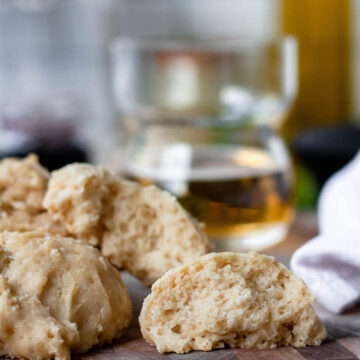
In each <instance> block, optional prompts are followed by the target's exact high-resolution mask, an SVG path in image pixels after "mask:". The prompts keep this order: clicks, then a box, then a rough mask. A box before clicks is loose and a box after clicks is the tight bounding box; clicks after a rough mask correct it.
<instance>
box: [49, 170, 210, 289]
mask: <svg viewBox="0 0 360 360" xmlns="http://www.w3.org/2000/svg"><path fill="white" fill-rule="evenodd" d="M44 207H45V208H46V209H47V210H48V212H49V213H50V214H51V215H52V216H53V217H54V219H56V220H58V221H60V222H61V223H62V224H64V225H65V226H66V228H67V230H68V231H69V232H70V233H71V234H74V235H75V236H76V237H80V238H83V239H86V240H87V241H88V242H89V243H90V244H93V245H97V246H99V247H100V249H101V251H102V253H103V254H104V255H105V256H106V257H108V258H109V259H110V261H111V262H112V263H113V264H114V265H116V266H117V267H123V268H125V269H126V270H128V271H129V272H130V273H131V274H133V275H135V276H136V277H138V278H139V279H140V280H142V281H143V283H144V284H145V285H151V284H152V283H153V282H154V281H155V280H157V279H158V278H159V277H161V276H162V275H163V274H164V273H165V272H166V271H167V270H169V269H170V268H172V267H175V266H178V265H182V264H186V263H190V262H191V261H193V260H195V259H196V258H198V257H199V256H201V255H203V254H205V253H207V252H209V251H210V250H211V246H210V243H209V241H208V240H207V237H206V235H205V233H204V232H203V231H202V228H201V226H200V225H199V224H198V223H197V222H196V221H195V220H194V219H192V218H191V217H190V216H189V215H188V214H187V212H186V211H185V210H184V209H183V208H182V207H181V206H180V204H179V203H178V202H177V201H176V199H175V197H173V196H172V195H170V194H169V193H167V192H165V191H162V190H160V189H158V188H157V187H155V186H145V187H144V186H141V185H139V184H137V183H134V182H129V181H125V180H120V179H118V178H116V177H115V176H113V175H112V174H110V173H109V172H108V171H106V170H105V169H103V168H101V167H96V166H92V165H88V164H72V165H68V166H66V167H64V168H62V169H60V170H58V171H54V172H53V173H52V175H51V179H50V182H49V187H48V191H47V193H46V195H45V199H44Z"/></svg>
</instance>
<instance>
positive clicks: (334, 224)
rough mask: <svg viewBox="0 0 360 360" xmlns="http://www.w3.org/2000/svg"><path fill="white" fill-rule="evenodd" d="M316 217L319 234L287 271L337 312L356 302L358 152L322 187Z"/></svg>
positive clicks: (359, 283) (359, 286) (359, 285)
mask: <svg viewBox="0 0 360 360" xmlns="http://www.w3.org/2000/svg"><path fill="white" fill-rule="evenodd" d="M318 217H319V230H320V235H319V236H317V237H316V238H314V239H312V240H310V241H309V242H307V243H306V244H305V245H303V246H302V247H301V248H300V249H298V250H297V251H296V252H295V253H294V255H293V257H292V259H291V268H292V270H293V271H294V272H295V273H296V274H297V275H298V276H299V277H301V278H302V279H303V280H304V281H305V282H306V284H307V285H308V286H309V288H310V289H311V290H312V292H313V293H314V294H315V295H316V297H317V298H318V300H319V302H321V303H322V304H323V305H324V306H325V307H326V308H327V309H328V310H330V311H332V312H334V313H340V312H342V311H344V310H346V309H348V308H350V307H352V306H354V305H355V304H356V303H358V302H359V303H360V152H359V153H358V154H357V155H356V157H355V158H354V159H353V160H352V161H351V162H350V163H349V164H348V165H346V166H345V167H344V168H343V169H341V170H340V171H339V172H337V173H336V174H335V175H333V176H332V177H331V178H330V179H329V180H328V182H327V183H326V184H325V186H324V188H323V190H322V192H321V194H320V198H319V208H318Z"/></svg>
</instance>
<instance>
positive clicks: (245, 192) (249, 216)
mask: <svg viewBox="0 0 360 360" xmlns="http://www.w3.org/2000/svg"><path fill="white" fill-rule="evenodd" d="M230 160H231V161H229V162H228V163H227V164H225V163H224V162H222V163H221V164H219V166H214V164H212V166H206V162H205V163H204V162H201V161H199V163H198V164H194V163H193V164H192V166H193V170H192V171H191V173H190V174H189V176H188V177H187V178H186V179H172V178H171V174H170V173H169V174H168V175H169V176H168V178H166V176H159V177H158V178H156V177H150V176H149V174H147V176H144V175H145V173H146V171H145V172H144V174H142V176H139V172H138V171H136V172H137V173H138V174H135V173H134V172H133V173H128V177H130V178H131V179H133V180H136V181H138V182H139V183H141V184H144V185H148V184H156V185H158V186H159V187H161V188H163V189H165V190H168V191H170V192H172V193H173V194H174V195H176V196H177V198H178V200H179V201H180V202H181V204H182V205H183V206H184V207H185V208H186V209H187V210H188V211H189V212H190V213H191V214H192V215H193V216H194V217H196V218H197V219H199V220H200V221H201V222H203V223H204V224H205V230H206V232H207V234H208V235H209V237H210V238H211V239H213V240H214V241H215V243H216V246H217V248H218V249H234V250H242V249H249V248H254V249H261V248H265V247H267V246H270V245H272V243H275V242H278V241H279V239H280V238H281V237H284V235H285V233H286V230H287V227H288V224H289V223H290V221H291V219H292V217H293V209H292V206H291V203H292V189H291V185H290V184H291V179H290V177H291V173H290V171H289V169H281V168H278V167H275V166H272V164H271V159H270V158H269V157H268V156H267V154H266V153H265V152H262V151H259V150H256V151H254V150H249V149H245V150H242V151H241V152H239V151H238V152H237V156H233V157H232V158H231V159H230ZM158 174H159V173H158ZM263 235H265V236H263ZM272 237H273V238H274V239H272Z"/></svg>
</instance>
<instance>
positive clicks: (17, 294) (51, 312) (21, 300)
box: [0, 232, 132, 360]
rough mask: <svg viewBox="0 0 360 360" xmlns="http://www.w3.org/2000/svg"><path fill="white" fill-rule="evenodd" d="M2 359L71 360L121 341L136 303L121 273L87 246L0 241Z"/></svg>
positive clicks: (55, 238) (32, 235) (9, 236)
mask: <svg viewBox="0 0 360 360" xmlns="http://www.w3.org/2000/svg"><path fill="white" fill-rule="evenodd" d="M0 310H1V311H0V355H7V356H11V357H16V358H28V359H37V360H39V359H50V358H55V359H57V360H67V359H70V351H74V352H84V351H86V350H87V349H89V348H90V347H92V346H93V345H101V344H103V343H105V342H110V341H111V340H112V339H113V338H116V337H119V336H121V334H122V333H123V332H124V330H125V328H126V327H127V326H128V325H129V323H130V320H131V314H132V309H131V302H130V298H129V294H128V292H127V290H126V288H125V286H124V284H123V282H122V279H121V277H120V274H119V272H118V270H117V269H116V268H115V267H113V266H112V265H111V264H110V263H109V261H108V260H106V259H105V258H104V257H103V256H102V255H101V254H100V252H99V251H98V250H97V249H95V248H94V247H92V246H90V245H88V244H86V243H85V242H84V241H81V240H75V239H72V238H64V237H61V236H59V235H49V234H44V233H40V232H26V233H17V232H4V233H2V234H0Z"/></svg>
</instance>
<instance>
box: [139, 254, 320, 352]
mask: <svg viewBox="0 0 360 360" xmlns="http://www.w3.org/2000/svg"><path fill="white" fill-rule="evenodd" d="M151 290H152V292H151V294H150V295H149V296H148V297H147V298H146V299H145V301H144V304H143V308H142V310H141V314H140V318H139V320H140V326H141V332H142V334H143V336H144V338H145V339H146V340H147V341H148V342H149V343H150V344H153V345H155V346H156V348H157V350H158V351H159V352H161V353H163V352H176V353H186V352H188V351H191V350H204V351H209V350H211V349H215V348H223V347H224V346H225V344H227V345H229V346H230V347H239V348H259V349H264V348H273V347H277V346H297V347H302V346H306V345H319V344H320V343H321V342H322V340H324V338H325V337H326V331H325V329H324V327H323V326H322V324H321V322H320V321H319V319H318V317H317V316H316V314H315V311H314V309H313V307H312V305H311V304H312V302H314V301H315V298H314V296H313V295H312V294H311V293H310V291H309V290H308V289H307V287H306V285H305V284H304V282H303V281H302V280H300V279H299V278H297V277H296V276H295V275H294V274H293V273H292V272H291V271H289V270H288V269H286V268H285V267H284V266H283V265H281V264H280V263H278V262H277V261H276V260H275V259H274V258H272V257H269V256H265V255H260V254H257V253H254V252H252V253H238V254H237V253H230V252H227V253H218V254H209V255H205V256H203V257H201V258H200V259H198V260H196V261H195V262H193V263H192V264H190V265H185V266H182V267H178V268H175V269H172V270H170V271H168V272H167V273H166V274H165V275H164V276H163V277H162V278H161V279H159V280H158V281H157V282H155V283H154V284H153V286H152V289H151Z"/></svg>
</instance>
